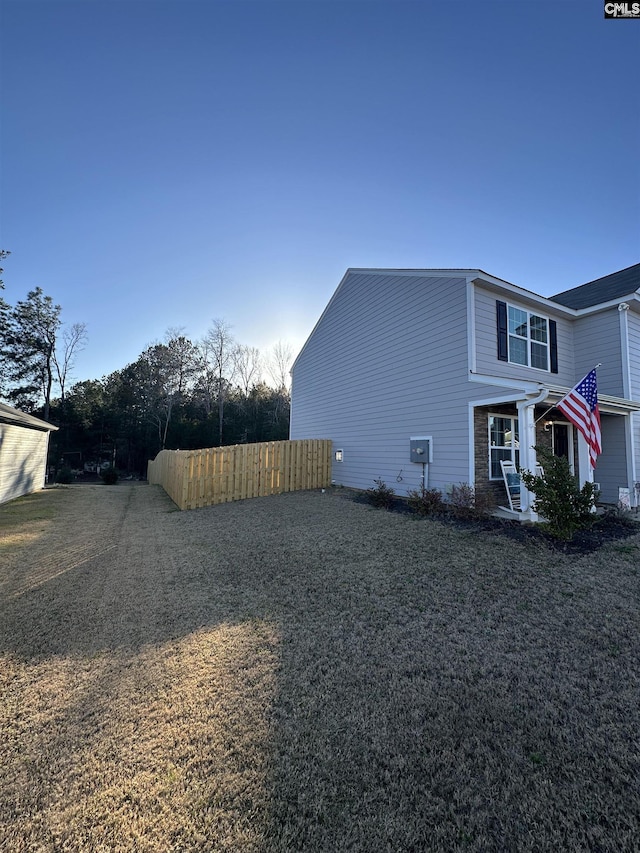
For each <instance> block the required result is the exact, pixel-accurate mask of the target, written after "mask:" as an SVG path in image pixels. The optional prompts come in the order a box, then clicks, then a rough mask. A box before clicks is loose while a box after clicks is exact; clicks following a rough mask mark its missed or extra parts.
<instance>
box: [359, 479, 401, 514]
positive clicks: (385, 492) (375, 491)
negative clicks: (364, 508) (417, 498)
mask: <svg viewBox="0 0 640 853" xmlns="http://www.w3.org/2000/svg"><path fill="white" fill-rule="evenodd" d="M373 482H374V483H375V484H376V485H375V488H372V489H367V493H366V494H367V500H368V501H369V503H370V504H372V505H373V506H376V507H379V508H381V509H389V508H390V507H391V506H392V505H393V501H394V498H395V495H396V493H395V492H394V490H393V489H392V488H391V487H390V486H387V484H386V483H385V482H384V480H382V479H378V480H374V481H373Z"/></svg>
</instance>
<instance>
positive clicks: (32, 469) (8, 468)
mask: <svg viewBox="0 0 640 853" xmlns="http://www.w3.org/2000/svg"><path fill="white" fill-rule="evenodd" d="M48 445H49V433H48V432H47V431H44V430H37V429H27V428H25V427H21V426H16V425H14V424H5V423H1V422H0V503H5V502H6V501H10V500H13V499H14V498H17V497H20V496H21V495H27V494H29V493H30V492H33V491H35V490H36V489H41V488H42V487H43V486H44V478H45V470H46V463H47V448H48Z"/></svg>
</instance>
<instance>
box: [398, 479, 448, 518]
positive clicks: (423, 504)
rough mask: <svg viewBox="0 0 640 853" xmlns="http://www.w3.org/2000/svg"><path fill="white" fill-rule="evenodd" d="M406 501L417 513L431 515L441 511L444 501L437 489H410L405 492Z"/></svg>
mask: <svg viewBox="0 0 640 853" xmlns="http://www.w3.org/2000/svg"><path fill="white" fill-rule="evenodd" d="M407 503H408V504H409V506H410V507H411V509H412V510H414V512H417V513H418V514H419V515H433V514H434V513H439V512H442V510H443V508H444V501H443V499H442V492H441V491H440V490H439V489H425V487H424V486H422V487H421V488H419V489H412V490H411V491H410V492H408V493H407Z"/></svg>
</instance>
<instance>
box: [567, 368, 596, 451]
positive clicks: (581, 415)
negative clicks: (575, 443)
mask: <svg viewBox="0 0 640 853" xmlns="http://www.w3.org/2000/svg"><path fill="white" fill-rule="evenodd" d="M556 408H557V409H560V411H561V412H562V413H563V414H564V415H566V417H567V418H568V419H569V420H570V421H571V423H572V424H573V425H574V426H576V427H577V428H578V429H579V430H580V432H581V433H582V435H583V436H584V437H585V441H586V442H587V444H588V445H589V459H590V461H591V467H592V468H595V467H596V460H597V458H598V456H599V455H600V454H601V453H602V447H601V441H602V436H601V434H600V409H599V408H598V386H597V383H596V371H595V368H594V369H593V370H592V371H591V373H587V375H586V376H585V377H584V379H583V380H582V381H581V382H578V384H577V385H576V387H575V388H572V389H571V391H569V393H568V394H567V395H566V396H565V397H563V398H562V400H560V402H559V403H558V405H557V406H556Z"/></svg>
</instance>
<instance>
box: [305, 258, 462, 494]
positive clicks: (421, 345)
mask: <svg viewBox="0 0 640 853" xmlns="http://www.w3.org/2000/svg"><path fill="white" fill-rule="evenodd" d="M467 374H468V354H467V326H466V282H465V279H464V278H433V277H431V278H430V277H424V276H417V275H400V274H396V273H392V274H384V273H349V274H348V275H347V276H346V277H345V279H344V280H343V282H342V284H341V286H340V287H339V288H338V290H337V291H336V294H335V295H334V297H333V299H332V301H331V302H330V303H329V305H328V307H327V309H326V310H325V313H324V314H323V316H322V318H321V320H320V321H319V323H318V325H317V326H316V328H315V330H314V332H313V333H312V335H311V337H310V338H309V340H308V341H307V343H306V344H305V347H304V348H303V350H302V352H301V354H300V356H299V357H298V359H297V360H296V362H295V364H294V368H293V376H292V412H291V438H292V439H297V438H311V437H318V438H330V439H332V441H333V448H334V450H336V449H341V450H343V452H344V461H343V462H342V463H338V462H334V465H333V478H334V480H335V482H336V483H338V484H342V485H345V486H351V487H355V488H360V489H366V488H370V487H371V486H373V480H374V479H376V478H378V477H380V478H382V479H383V480H384V481H385V482H386V483H387V484H388V485H390V486H392V487H393V488H394V489H395V490H396V491H397V493H398V494H406V492H407V490H409V489H413V488H416V487H418V486H419V484H420V477H421V475H422V466H421V465H417V464H415V463H411V462H410V461H409V438H410V437H411V436H423V435H431V436H433V442H434V461H433V464H432V465H431V466H430V470H429V483H430V485H432V486H437V487H439V488H445V487H446V485H447V484H449V483H460V482H466V481H467V480H468V479H469V447H468V444H469V439H468V405H467V403H468V399H469V398H470V397H472V396H476V397H477V396H478V387H477V386H475V387H471V383H469V382H468V378H467Z"/></svg>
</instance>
